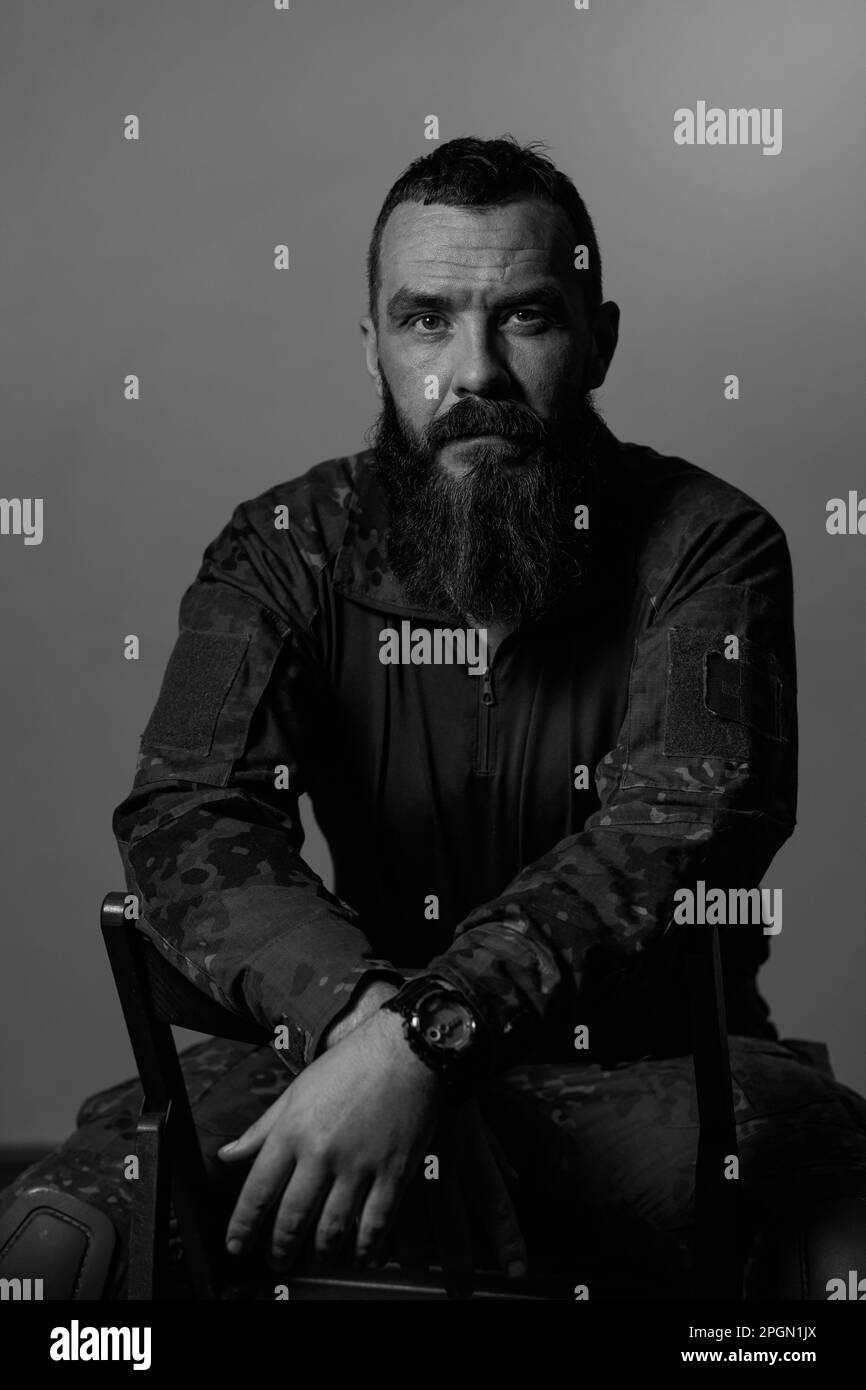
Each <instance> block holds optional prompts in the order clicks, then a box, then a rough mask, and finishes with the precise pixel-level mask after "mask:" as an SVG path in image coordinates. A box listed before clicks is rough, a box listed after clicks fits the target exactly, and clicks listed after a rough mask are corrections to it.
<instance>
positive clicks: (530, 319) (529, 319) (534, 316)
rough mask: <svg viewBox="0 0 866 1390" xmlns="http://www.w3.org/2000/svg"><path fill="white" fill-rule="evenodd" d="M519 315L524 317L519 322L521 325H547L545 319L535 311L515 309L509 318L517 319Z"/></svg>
mask: <svg viewBox="0 0 866 1390" xmlns="http://www.w3.org/2000/svg"><path fill="white" fill-rule="evenodd" d="M519 314H522V315H523V316H524V317H523V318H522V319H520V320H519V321H520V322H521V323H547V319H546V318H545V317H544V315H543V314H541V313H539V311H538V310H537V309H515V310H514V311H513V313H512V314H511V317H512V318H517V317H518V315H519Z"/></svg>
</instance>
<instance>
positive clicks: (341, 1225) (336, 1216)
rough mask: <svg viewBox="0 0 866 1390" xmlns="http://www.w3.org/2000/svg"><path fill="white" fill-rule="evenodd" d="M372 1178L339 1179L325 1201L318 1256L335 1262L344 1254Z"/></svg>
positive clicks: (317, 1236)
mask: <svg viewBox="0 0 866 1390" xmlns="http://www.w3.org/2000/svg"><path fill="white" fill-rule="evenodd" d="M370 1181H371V1180H370V1179H369V1178H367V1179H358V1178H352V1177H346V1178H338V1179H337V1181H336V1182H335V1183H334V1185H333V1187H332V1188H331V1190H330V1192H329V1193H328V1196H327V1198H326V1199H325V1204H324V1206H323V1207H322V1210H321V1212H320V1213H319V1221H318V1225H317V1226H316V1239H315V1252H316V1257H317V1258H318V1259H320V1260H323V1261H326V1262H327V1263H329V1264H333V1263H335V1262H336V1261H337V1260H338V1259H339V1257H340V1256H341V1255H342V1254H343V1253H344V1252H345V1250H346V1246H347V1244H348V1242H349V1239H350V1237H353V1236H354V1234H355V1223H356V1221H357V1219H358V1216H359V1214H360V1211H361V1209H362V1207H363V1204H364V1202H365V1201H366V1198H367V1194H368V1192H369V1189H370Z"/></svg>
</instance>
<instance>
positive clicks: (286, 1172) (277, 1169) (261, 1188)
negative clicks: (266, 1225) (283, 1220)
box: [226, 1141, 295, 1255]
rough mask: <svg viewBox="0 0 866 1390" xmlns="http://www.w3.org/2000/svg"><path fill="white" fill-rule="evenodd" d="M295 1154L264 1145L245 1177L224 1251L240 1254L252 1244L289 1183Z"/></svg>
mask: <svg viewBox="0 0 866 1390" xmlns="http://www.w3.org/2000/svg"><path fill="white" fill-rule="evenodd" d="M294 1162H295V1159H294V1155H293V1153H292V1151H291V1149H289V1148H288V1147H287V1145H286V1144H285V1141H284V1142H283V1143H282V1144H281V1143H279V1142H272V1143H268V1142H267V1141H266V1142H265V1144H264V1146H263V1147H262V1149H261V1151H260V1153H259V1156H258V1158H257V1159H256V1161H255V1163H254V1164H253V1166H252V1168H251V1169H250V1171H249V1173H248V1174H247V1179H246V1182H245V1183H244V1185H243V1187H242V1188H241V1194H240V1196H239V1197H238V1200H237V1202H236V1203H235V1209H234V1211H233V1212H232V1214H231V1219H230V1220H229V1224H228V1229H227V1231H226V1248H227V1250H228V1251H229V1254H231V1255H240V1254H243V1253H244V1252H245V1251H246V1250H247V1249H248V1248H249V1246H250V1245H251V1243H252V1240H253V1237H254V1236H255V1234H256V1232H257V1230H258V1229H259V1227H260V1225H261V1224H262V1221H263V1220H264V1218H265V1216H266V1215H267V1213H268V1212H269V1211H270V1209H271V1207H272V1206H273V1205H274V1203H275V1201H276V1200H277V1197H278V1196H279V1194H280V1192H281V1191H282V1189H283V1188H284V1186H285V1184H286V1183H287V1182H288V1180H289V1178H290V1177H291V1174H292V1169H293V1167H294Z"/></svg>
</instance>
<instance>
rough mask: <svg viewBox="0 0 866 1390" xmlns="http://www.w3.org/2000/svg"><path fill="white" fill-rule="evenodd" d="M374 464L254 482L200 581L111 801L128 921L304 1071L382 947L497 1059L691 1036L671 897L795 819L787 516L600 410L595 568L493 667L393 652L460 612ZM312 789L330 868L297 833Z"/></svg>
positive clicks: (742, 977) (761, 867) (374, 967)
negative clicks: (427, 978) (392, 534)
mask: <svg viewBox="0 0 866 1390" xmlns="http://www.w3.org/2000/svg"><path fill="white" fill-rule="evenodd" d="M369 462H370V455H369V454H368V453H360V454H356V455H353V456H350V457H345V458H339V459H333V460H330V461H328V462H325V463H322V464H319V465H318V466H317V467H314V468H312V469H311V470H310V471H309V472H307V473H306V474H305V475H304V476H302V477H299V478H296V479H293V480H292V481H290V482H286V483H281V484H279V485H278V486H276V487H274V488H272V489H271V490H269V491H267V492H265V493H263V494H262V495H261V496H259V497H257V498H255V499H254V500H253V501H249V502H245V503H242V504H241V505H240V506H239V507H238V508H237V509H236V511H235V512H234V514H233V516H232V519H231V521H230V522H229V523H228V525H227V526H226V527H225V529H224V530H223V531H222V532H221V533H220V535H219V536H218V537H217V538H216V540H214V541H213V543H212V544H211V545H209V546H208V548H207V550H206V551H205V554H204V557H203V561H202V565H201V568H200V569H199V572H198V574H197V576H196V578H195V580H194V582H193V583H192V585H191V586H190V587H189V588H188V590H187V591H186V593H185V594H184V596H183V599H182V602H181V608H180V634H179V637H178V639H177V643H176V645H175V647H174V650H173V652H172V655H171V658H170V660H169V663H168V667H167V670H166V673H165V677H164V680H163V683H162V687H161V690H160V694H159V698H158V700H157V703H156V706H155V708H154V710H153V713H152V715H151V718H150V720H149V723H148V724H147V727H146V729H145V730H144V733H143V735H142V739H141V749H140V754H139V759H138V767H137V772H136V775H135V780H134V784H133V789H132V791H131V793H130V795H129V796H128V797H127V798H126V799H125V800H124V801H123V802H122V804H121V805H120V806H119V807H118V808H117V810H116V811H115V814H114V830H115V834H116V836H117V839H118V843H119V845H120V850H121V854H122V857H123V861H124V866H125V872H126V877H127V886H128V888H129V890H130V891H131V892H134V893H136V894H137V895H138V897H139V900H140V905H141V922H140V925H141V927H142V929H143V930H144V931H146V932H147V933H148V935H150V936H151V937H152V939H153V940H154V941H155V942H156V943H157V945H158V946H159V948H160V949H161V950H162V951H163V952H165V953H166V954H167V955H168V956H169V958H170V959H171V960H173V961H174V962H175V963H176V964H177V965H178V967H179V968H180V969H182V970H183V971H184V972H185V973H186V974H187V975H188V977H189V978H191V979H192V980H193V981H195V982H196V983H197V984H198V985H199V987H200V988H202V989H203V990H206V991H208V992H209V993H211V994H212V995H213V997H215V998H217V999H218V1000H220V1002H222V1003H223V1004H225V1005H227V1006H228V1007H229V1008H231V1009H233V1010H235V1011H238V1012H241V1013H244V1014H247V1015H249V1014H251V1015H252V1016H253V1017H254V1018H255V1019H256V1020H257V1021H258V1022H259V1023H261V1024H262V1025H263V1026H264V1027H266V1028H268V1029H272V1028H274V1027H275V1026H276V1025H278V1024H284V1025H285V1026H286V1029H287V1030H288V1034H287V1035H288V1039H289V1046H288V1048H287V1049H286V1052H285V1060H286V1061H287V1063H288V1064H289V1065H294V1066H299V1065H305V1064H307V1063H308V1062H309V1061H310V1060H311V1059H312V1058H313V1057H314V1056H315V1055H316V1053H317V1050H318V1049H319V1048H320V1044H321V1040H322V1036H323V1033H324V1032H325V1030H326V1029H327V1027H328V1026H329V1024H330V1023H331V1022H332V1021H333V1020H334V1019H335V1018H336V1017H337V1015H338V1014H340V1013H341V1012H342V1011H343V1010H344V1009H345V1008H346V1007H347V1006H348V1005H350V1004H351V1002H352V1000H353V997H354V996H355V993H356V991H358V990H359V989H360V988H361V987H363V985H364V984H365V983H366V982H367V981H368V980H369V979H371V978H373V976H372V975H371V972H379V971H391V970H393V969H395V968H397V969H399V968H401V967H405V968H407V969H409V968H413V969H414V970H415V971H416V972H417V971H420V970H424V969H425V967H426V968H427V969H429V970H430V972H431V973H434V974H435V975H436V976H437V977H440V978H445V979H448V980H449V981H451V982H452V983H453V984H455V985H457V986H459V987H460V988H461V989H462V990H463V991H464V992H465V993H466V994H467V995H468V996H469V997H470V998H471V999H472V1001H473V1003H474V1004H475V1006H476V1008H477V1009H478V1010H479V1012H480V1014H481V1016H482V1018H484V1019H485V1020H486V1022H487V1024H488V1025H489V1027H490V1029H491V1031H492V1033H493V1035H494V1036H495V1037H496V1038H497V1039H499V1040H500V1041H501V1043H502V1047H501V1055H502V1058H503V1059H505V1060H507V1059H509V1058H526V1057H528V1056H529V1055H536V1053H537V1052H538V1049H541V1050H542V1051H546V1050H549V1049H551V1048H552V1049H553V1050H554V1051H556V1050H557V1049H559V1048H561V1047H563V1046H567V1045H568V1042H569V1040H570V1039H571V1038H572V1034H573V1029H574V1026H575V1025H576V1024H578V1023H586V1024H587V1025H588V1026H589V1027H590V1035H589V1037H590V1049H591V1051H594V1052H598V1053H599V1054H600V1055H603V1054H604V1053H605V1052H607V1053H615V1054H617V1055H621V1056H628V1055H641V1054H645V1053H649V1052H650V1051H653V1050H655V1051H659V1050H661V1049H665V1048H666V1049H668V1050H676V1049H677V1048H678V1047H681V1046H683V1038H684V1034H683V1028H684V1027H686V1024H685V1022H684V1019H685V1015H684V993H683V990H682V979H681V975H680V973H679V972H680V969H681V958H680V952H679V947H678V946H677V944H676V942H677V940H678V936H677V933H676V932H675V931H674V932H671V931H670V930H669V926H670V923H671V920H672V916H673V912H674V893H675V892H676V891H677V889H679V888H682V887H685V886H689V885H694V884H695V883H696V881H697V880H704V882H705V883H706V885H707V888H708V889H709V887H722V888H727V887H729V886H735V887H742V888H748V887H750V886H753V885H756V884H757V883H758V882H759V881H760V879H761V877H762V876H763V875H764V874H765V872H766V870H767V868H768V866H769V865H770V863H771V861H772V858H773V856H774V854H775V853H776V851H777V850H778V848H779V846H780V845H781V844H782V843H783V842H784V841H785V839H786V838H787V837H788V835H789V834H790V833H791V831H792V829H793V826H794V814H795V797H796V770H795V769H796V713H795V658H794V639H793V630H792V583H791V572H790V561H789V556H788V550H787V545H786V542H785V538H784V535H783V533H782V531H781V530H780V528H779V527H778V525H777V524H776V523H775V522H774V521H773V519H772V518H771V517H770V516H769V515H768V513H767V512H766V511H765V510H764V509H763V508H762V507H760V506H759V505H758V504H757V503H756V502H754V501H752V500H751V499H750V498H749V497H747V496H746V495H745V494H744V493H742V492H740V491H739V490H737V489H735V488H734V487H732V486H730V485H729V484H727V483H725V482H723V481H721V480H720V479H718V478H716V477H714V476H712V475H711V474H709V473H707V472H705V471H704V470H702V469H699V468H697V467H695V466H694V465H692V464H689V463H687V462H685V461H683V460H682V459H679V458H668V457H662V456H660V455H659V454H657V453H656V452H655V451H653V450H651V449H649V448H645V447H642V446H637V445H633V444H623V443H621V442H619V441H618V440H617V439H615V437H614V436H613V435H612V434H611V433H610V431H609V430H607V429H606V428H605V429H603V430H602V431H601V436H600V442H599V443H598V445H597V451H596V459H595V464H596V475H597V482H598V486H597V493H596V495H595V496H594V500H593V504H592V508H591V515H590V528H591V531H592V536H593V541H594V552H595V555H596V557H597V561H596V565H595V571H594V574H593V576H592V579H591V581H590V582H588V583H587V584H585V585H584V586H583V588H582V589H581V590H580V592H579V593H577V594H576V595H575V596H574V597H572V598H570V599H568V600H567V601H565V602H562V603H560V604H558V605H557V606H555V607H554V608H552V609H550V610H549V611H548V612H547V613H546V614H545V615H543V616H542V617H541V618H540V619H539V620H538V621H537V622H535V623H532V624H524V625H523V626H521V627H519V628H518V629H517V630H516V631H514V632H513V633H511V634H510V635H509V636H507V637H506V639H505V640H504V642H502V644H501V645H500V646H499V647H498V648H497V649H496V651H495V652H494V654H493V657H492V660H491V661H490V667H489V672H488V674H487V676H485V677H482V678H478V677H473V676H472V675H471V674H469V671H468V669H467V667H466V666H465V665H464V666H460V665H453V664H451V665H449V664H439V665H436V664H426V665H415V664H383V663H382V661H381V660H380V650H381V647H382V637H381V635H382V633H383V632H384V630H385V629H386V628H392V629H395V630H397V631H398V632H399V631H400V630H401V624H402V623H403V622H404V621H407V620H408V622H409V623H410V624H411V629H412V631H413V632H414V631H417V630H418V629H421V628H430V629H432V628H435V627H437V626H438V627H440V628H442V627H445V628H453V623H451V622H449V620H448V619H445V618H442V617H441V616H437V615H436V614H435V613H434V614H431V613H425V612H422V611H420V610H419V609H416V608H413V607H412V606H411V605H410V604H409V603H407V601H406V597H405V594H404V593H403V592H402V591H401V588H400V585H399V583H398V581H397V579H396V577H395V575H394V574H393V572H392V571H391V570H390V569H389V566H388V558H387V534H386V531H387V510H386V507H385V503H384V498H383V496H382V494H381V491H380V489H379V488H378V485H377V484H376V481H375V478H374V477H373V474H372V472H371V470H370V467H369ZM284 508H288V513H287V514H286V512H285V511H284V510H282V511H281V509H284ZM286 515H288V527H287V528H286V527H285V526H284V524H283V523H285V520H286ZM280 518H282V521H280ZM731 636H735V637H736V638H737V643H738V655H737V657H736V659H733V660H731V659H730V656H729V651H730V643H729V639H730V638H731ZM726 653H728V655H726ZM581 767H585V768H587V769H588V776H587V775H584V774H581V772H580V770H579V769H580V768H581ZM303 792H308V793H309V795H310V798H311V801H312V804H313V807H314V810H315V814H316V818H317V821H318V823H319V825H320V827H321V829H322V831H323V833H324V835H325V837H326V839H327V841H328V844H329V847H330V850H331V853H332V856H333V862H334V873H335V879H334V888H335V891H334V892H330V891H328V890H327V889H326V888H325V886H324V885H323V883H322V881H321V879H320V878H319V877H317V876H316V875H315V874H314V873H313V872H312V870H311V869H310V868H309V867H308V865H307V864H306V863H305V861H304V859H303V858H302V856H301V850H302V846H303V833H302V830H301V827H300V822H299V818H298V798H299V796H300V795H301V793H303ZM723 936H724V953H723V954H724V964H725V979H726V991H727V1001H728V1022H729V1027H730V1030H731V1031H735V1032H741V1033H746V1034H749V1033H751V1034H753V1035H764V1036H770V1037H774V1036H775V1030H774V1029H773V1027H772V1025H771V1024H770V1023H769V1021H768V1010H767V1008H766V1005H765V1004H764V1002H763V1000H762V999H761V997H760V995H759V994H758V992H757V988H756V985H755V975H756V971H757V968H758V967H759V965H760V964H761V963H762V961H763V960H764V959H766V956H767V952H768V940H767V934H766V933H765V932H764V931H763V930H762V927H761V926H760V925H758V926H751V927H749V926H740V927H737V928H733V929H729V930H728V931H727V932H726V933H723ZM285 1036H286V1034H285V1033H284V1034H283V1039H284V1040H285ZM572 1055H574V1054H573V1053H572Z"/></svg>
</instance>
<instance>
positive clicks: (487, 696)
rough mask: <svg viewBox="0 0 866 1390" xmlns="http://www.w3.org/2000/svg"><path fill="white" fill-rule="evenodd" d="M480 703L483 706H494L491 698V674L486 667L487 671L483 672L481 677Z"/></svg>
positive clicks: (493, 700)
mask: <svg viewBox="0 0 866 1390" xmlns="http://www.w3.org/2000/svg"><path fill="white" fill-rule="evenodd" d="M481 703H482V704H483V705H495V704H496V701H495V699H494V697H493V673H492V672H491V670H490V667H489V666H488V667H487V670H486V671H485V672H484V675H483V677H482V685H481Z"/></svg>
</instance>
